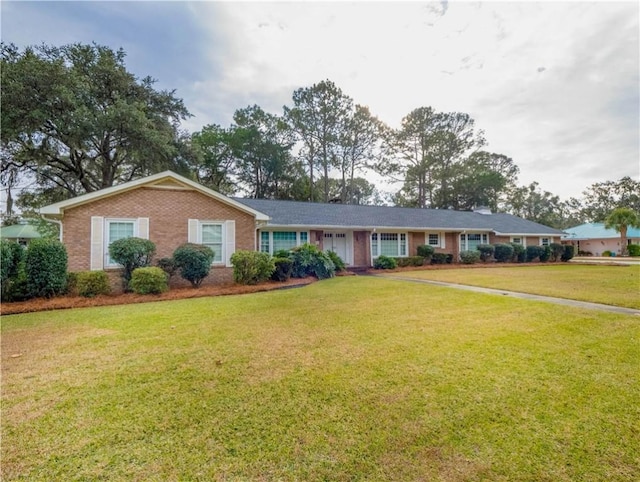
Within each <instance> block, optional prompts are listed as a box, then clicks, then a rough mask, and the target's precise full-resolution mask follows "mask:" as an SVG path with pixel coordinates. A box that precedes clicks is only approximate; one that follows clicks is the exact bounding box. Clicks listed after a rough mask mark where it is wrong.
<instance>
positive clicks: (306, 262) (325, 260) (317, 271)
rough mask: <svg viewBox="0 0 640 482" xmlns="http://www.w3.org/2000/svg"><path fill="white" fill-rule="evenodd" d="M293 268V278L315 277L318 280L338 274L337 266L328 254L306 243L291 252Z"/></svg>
mask: <svg viewBox="0 0 640 482" xmlns="http://www.w3.org/2000/svg"><path fill="white" fill-rule="evenodd" d="M291 260H292V261H293V268H292V272H291V276H293V277H294V278H304V277H305V276H315V277H316V278H318V279H325V278H332V277H333V276H334V275H335V273H336V266H335V265H334V264H333V261H331V258H329V256H328V255H327V254H326V253H323V252H322V251H320V250H319V249H318V248H317V247H316V246H315V245H313V244H308V243H305V244H303V245H302V246H298V247H296V248H294V249H292V250H291Z"/></svg>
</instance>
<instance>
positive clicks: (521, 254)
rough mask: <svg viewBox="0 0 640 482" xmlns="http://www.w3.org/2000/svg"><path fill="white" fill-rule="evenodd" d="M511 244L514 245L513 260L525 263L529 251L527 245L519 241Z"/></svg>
mask: <svg viewBox="0 0 640 482" xmlns="http://www.w3.org/2000/svg"><path fill="white" fill-rule="evenodd" d="M511 246H513V258H512V260H511V261H513V262H514V263H524V261H525V259H526V258H527V251H526V249H525V247H524V246H523V245H521V244H518V243H511Z"/></svg>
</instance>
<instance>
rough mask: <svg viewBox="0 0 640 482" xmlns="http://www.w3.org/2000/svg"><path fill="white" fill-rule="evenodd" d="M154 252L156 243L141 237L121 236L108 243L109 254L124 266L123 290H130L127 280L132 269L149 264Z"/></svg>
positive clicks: (129, 278)
mask: <svg viewBox="0 0 640 482" xmlns="http://www.w3.org/2000/svg"><path fill="white" fill-rule="evenodd" d="M155 252H156V245H155V244H153V242H151V241H149V240H148V239H142V238H135V237H132V238H122V239H118V240H117V241H114V242H113V243H111V244H110V245H109V256H111V259H113V260H114V261H115V262H116V263H118V264H120V265H122V267H123V268H124V269H123V271H122V284H123V287H124V290H125V291H130V288H129V282H130V281H131V274H132V273H133V270H134V269H136V268H144V267H146V266H149V265H150V264H151V258H153V255H154V254H155Z"/></svg>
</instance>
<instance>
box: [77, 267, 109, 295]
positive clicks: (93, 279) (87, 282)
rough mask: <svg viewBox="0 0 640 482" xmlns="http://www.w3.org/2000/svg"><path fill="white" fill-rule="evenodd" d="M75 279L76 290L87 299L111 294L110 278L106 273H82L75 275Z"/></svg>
mask: <svg viewBox="0 0 640 482" xmlns="http://www.w3.org/2000/svg"><path fill="white" fill-rule="evenodd" d="M75 278H76V281H75V283H76V287H75V290H76V291H77V292H78V295H80V296H84V297H85V298H93V297H94V296H98V295H108V294H109V293H110V292H111V285H110V284H109V277H108V276H107V273H105V272H104V271H81V272H79V273H76V274H75Z"/></svg>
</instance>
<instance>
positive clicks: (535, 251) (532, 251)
mask: <svg viewBox="0 0 640 482" xmlns="http://www.w3.org/2000/svg"><path fill="white" fill-rule="evenodd" d="M543 255H544V247H542V246H527V248H526V256H527V258H526V259H527V263H531V262H532V261H533V260H535V259H538V258H540V257H541V256H543Z"/></svg>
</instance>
